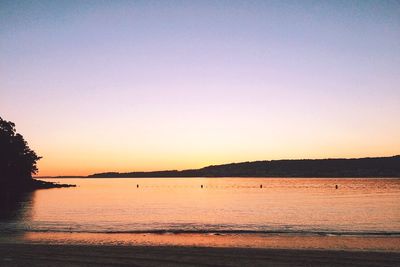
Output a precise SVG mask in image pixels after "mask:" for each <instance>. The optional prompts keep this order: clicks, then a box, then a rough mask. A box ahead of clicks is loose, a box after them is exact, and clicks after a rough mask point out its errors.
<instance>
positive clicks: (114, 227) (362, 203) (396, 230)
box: [0, 178, 400, 235]
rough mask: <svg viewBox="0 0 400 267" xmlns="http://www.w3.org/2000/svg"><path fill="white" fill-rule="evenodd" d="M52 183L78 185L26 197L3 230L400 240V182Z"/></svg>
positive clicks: (0, 221) (1, 221) (4, 220)
mask: <svg viewBox="0 0 400 267" xmlns="http://www.w3.org/2000/svg"><path fill="white" fill-rule="evenodd" d="M51 181H58V182H61V183H72V184H77V185H78V187H76V188H59V189H47V190H37V191H35V192H34V193H32V194H31V195H29V196H25V198H21V200H20V201H19V203H18V205H16V206H18V209H17V211H15V212H13V213H10V211H9V210H8V211H7V209H5V208H2V212H1V214H2V216H1V217H0V231H3V232H13V231H19V232H24V233H30V232H68V233H207V234H224V233H262V234H266V233H295V234H326V235H329V234H331V235H349V234H351V235H371V234H375V235H377V234H378V235H397V234H400V205H399V203H400V180H399V179H359V178H358V179H331V178H329V179H327V178H313V179H310V178H142V179H138V178H119V179H110V178H107V179H84V178H83V179H58V180H51ZM261 185H262V188H261ZM336 185H338V189H336V187H335V186H336ZM202 186H203V188H202Z"/></svg>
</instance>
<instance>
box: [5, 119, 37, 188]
mask: <svg viewBox="0 0 400 267" xmlns="http://www.w3.org/2000/svg"><path fill="white" fill-rule="evenodd" d="M40 158H41V157H39V156H37V155H36V153H35V151H33V150H32V149H30V148H29V146H28V143H27V142H26V141H25V140H24V138H23V136H22V135H21V134H19V133H16V131H15V124H14V123H12V122H10V121H6V120H3V119H2V118H1V117H0V183H5V184H23V183H26V182H27V181H31V180H32V174H36V173H37V171H38V168H37V165H36V163H37V161H38V160H39V159H40Z"/></svg>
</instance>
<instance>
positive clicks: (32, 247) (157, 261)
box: [0, 244, 400, 266]
mask: <svg viewBox="0 0 400 267" xmlns="http://www.w3.org/2000/svg"><path fill="white" fill-rule="evenodd" d="M99 265H101V266H399V265H400V253H396V252H364V251H338V250H292V249H255V248H209V247H156V246H151V247H149V246H95V245H91V246H89V245H46V244H0V266H99Z"/></svg>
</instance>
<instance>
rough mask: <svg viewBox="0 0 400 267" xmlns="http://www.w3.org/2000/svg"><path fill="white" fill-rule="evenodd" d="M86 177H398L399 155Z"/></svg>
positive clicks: (246, 163)
mask: <svg viewBox="0 0 400 267" xmlns="http://www.w3.org/2000/svg"><path fill="white" fill-rule="evenodd" d="M87 177H88V178H111V177H137V178H146V177H378V178H379V177H400V155H398V156H393V157H380V158H359V159H302V160H271V161H267V160H265V161H253V162H241V163H231V164H223V165H212V166H208V167H204V168H201V169H192V170H182V171H177V170H169V171H151V172H126V173H119V172H106V173H97V174H93V175H89V176H87Z"/></svg>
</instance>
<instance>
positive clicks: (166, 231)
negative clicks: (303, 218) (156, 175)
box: [25, 229, 400, 236]
mask: <svg viewBox="0 0 400 267" xmlns="http://www.w3.org/2000/svg"><path fill="white" fill-rule="evenodd" d="M25 232H41V233H46V232H48V233H88V234H177V235H178V234H208V235H228V234H230V235H235V234H237V235H240V234H260V235H268V234H271V235H273V234H277V235H279V234H284V235H320V236H400V232H397V231H394V232H383V231H301V230H299V231H296V230H238V229H232V230H208V229H204V230H203V229H201V230H197V229H196V230H188V229H146V230H77V229H29V230H25Z"/></svg>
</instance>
